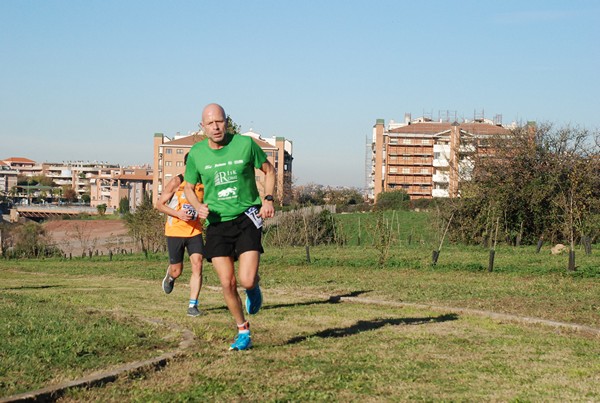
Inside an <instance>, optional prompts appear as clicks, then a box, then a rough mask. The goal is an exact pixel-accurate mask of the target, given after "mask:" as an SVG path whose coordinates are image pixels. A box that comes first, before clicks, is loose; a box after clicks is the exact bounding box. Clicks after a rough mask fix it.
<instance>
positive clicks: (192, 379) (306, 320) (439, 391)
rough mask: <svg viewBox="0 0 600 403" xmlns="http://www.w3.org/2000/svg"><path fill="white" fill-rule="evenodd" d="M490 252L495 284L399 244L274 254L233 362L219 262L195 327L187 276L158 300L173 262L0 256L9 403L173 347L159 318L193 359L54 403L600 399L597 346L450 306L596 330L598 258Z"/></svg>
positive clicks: (1, 388)
mask: <svg viewBox="0 0 600 403" xmlns="http://www.w3.org/2000/svg"><path fill="white" fill-rule="evenodd" d="M496 253H497V254H496V266H495V270H494V271H493V272H491V273H489V272H488V271H487V259H488V252H487V250H484V249H481V248H476V247H464V246H453V245H447V246H444V249H443V250H442V254H441V255H440V259H439V261H438V264H437V265H436V266H432V265H431V244H427V243H421V242H413V243H411V244H410V245H409V244H408V242H404V243H401V242H399V243H397V244H396V245H395V246H394V248H393V249H392V251H391V254H390V256H389V258H388V260H387V262H386V266H385V268H383V269H382V268H378V266H377V264H375V262H376V260H377V254H378V252H377V250H374V249H373V248H371V247H369V246H366V245H363V246H360V247H358V246H344V247H334V246H330V247H315V248H312V249H311V261H312V262H311V264H310V265H309V264H307V263H306V255H305V249H304V248H283V249H274V248H267V252H266V253H265V255H264V256H263V262H262V266H261V276H262V287H263V292H264V296H265V305H264V307H263V309H262V310H261V312H260V313H259V314H258V315H256V316H255V317H251V318H250V320H251V323H252V330H253V340H254V344H255V348H254V349H253V350H251V351H246V352H237V353H232V352H228V351H227V347H228V345H229V343H231V341H232V339H233V336H234V324H233V323H232V319H231V317H230V315H229V313H228V312H227V310H226V308H225V307H224V304H223V300H222V296H221V293H220V290H219V289H218V288H217V287H216V286H217V284H218V283H217V280H216V276H215V275H214V273H213V270H212V267H211V266H210V264H206V265H205V274H204V277H205V285H206V287H205V288H204V289H203V291H202V294H201V298H200V299H201V309H203V310H204V311H205V313H206V314H205V315H204V316H201V317H199V318H189V317H187V316H186V315H185V310H186V304H187V297H188V292H189V289H188V287H187V285H186V282H187V280H188V278H189V277H187V276H188V272H187V271H186V272H185V273H184V276H183V277H182V279H181V280H179V281H178V283H177V285H176V288H175V290H174V292H173V293H172V294H171V295H169V296H166V295H164V294H163V293H162V290H161V288H160V281H161V279H162V277H163V275H164V270H165V267H166V261H167V260H166V256H164V255H153V256H150V258H149V259H144V258H143V257H142V256H135V255H134V256H131V255H129V256H116V257H115V258H114V260H113V261H108V258H106V257H104V258H101V257H94V258H92V259H74V260H63V261H61V260H50V259H49V260H12V261H6V260H2V261H0V273H1V278H2V285H1V286H0V321H2V323H3V324H4V325H3V326H2V327H0V338H1V339H2V340H3V343H2V344H1V347H0V397H7V396H9V395H12V394H15V393H19V392H23V391H27V390H32V389H35V388H39V387H41V386H46V385H51V384H56V383H58V382H60V381H62V380H65V379H75V378H78V377H80V376H83V375H85V374H88V373H90V372H93V371H98V370H101V369H105V368H112V367H114V366H116V365H118V364H122V363H125V362H129V361H133V360H139V359H146V358H150V357H154V356H156V355H158V354H159V353H160V352H162V351H167V350H169V349H174V348H175V347H176V345H177V342H178V341H179V339H178V337H177V335H175V336H174V334H173V330H172V329H170V328H169V327H168V326H166V325H165V326H163V325H160V326H159V325H156V324H151V323H150V322H149V321H152V320H153V321H161V323H164V324H169V323H170V324H173V325H176V326H179V327H183V328H187V329H190V330H192V331H193V333H194V334H195V337H196V339H195V341H194V343H193V345H192V347H191V348H189V349H188V350H186V355H185V356H184V357H182V358H180V359H177V360H174V361H172V362H170V363H169V364H168V365H167V367H165V368H164V369H163V370H161V371H157V372H145V373H143V374H141V375H138V376H135V377H128V376H123V377H121V378H119V379H118V380H117V381H116V382H114V383H111V384H107V385H105V386H103V387H98V388H92V389H89V390H72V391H69V392H68V393H67V394H66V395H65V396H64V397H63V398H62V399H61V400H62V401H197V400H211V401H212V400H216V401H232V400H233V401H239V400H249V401H289V400H291V401H341V400H347V401H365V400H366V401H380V400H395V401H408V400H410V401H412V400H425V401H439V400H444V401H456V400H458V401H481V400H485V401H490V400H492V401H498V400H499V401H600V343H599V340H600V339H599V336H598V335H597V334H593V333H588V332H583V331H579V332H578V331H575V330H570V329H569V328H565V327H554V326H546V325H540V324H531V323H527V322H525V321H520V320H507V319H494V318H493V317H490V316H486V315H484V314H468V313H461V312H457V311H456V310H454V309H452V307H455V308H470V309H475V310H480V311H490V312H498V313H506V314H512V315H516V316H519V317H535V318H543V319H548V320H553V321H559V322H567V323H576V324H581V325H586V326H590V327H593V328H600V255H598V254H592V255H585V254H583V253H582V252H580V253H578V260H577V264H578V270H577V271H576V272H573V273H569V272H567V271H566V270H565V268H566V263H567V257H566V256H565V255H559V256H552V255H550V254H549V252H548V250H547V248H545V249H544V250H542V252H541V253H539V254H537V253H535V250H534V248H532V247H522V248H510V247H499V248H498V249H497V252H496ZM186 268H187V267H186ZM344 295H355V296H358V297H362V298H368V299H371V300H378V301H381V302H387V303H388V304H387V305H385V304H379V305H374V304H364V303H359V302H341V303H340V302H339V299H338V298H331V297H335V296H344ZM414 304H423V305H429V306H430V307H429V308H427V307H423V306H417V305H414ZM433 306H438V307H433ZM439 306H442V307H444V306H445V307H448V308H447V309H445V308H439Z"/></svg>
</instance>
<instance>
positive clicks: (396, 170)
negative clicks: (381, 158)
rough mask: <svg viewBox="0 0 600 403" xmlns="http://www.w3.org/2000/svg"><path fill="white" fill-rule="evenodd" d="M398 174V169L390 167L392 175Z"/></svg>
mask: <svg viewBox="0 0 600 403" xmlns="http://www.w3.org/2000/svg"><path fill="white" fill-rule="evenodd" d="M397 172H398V168H397V167H390V173H391V174H395V173H397Z"/></svg>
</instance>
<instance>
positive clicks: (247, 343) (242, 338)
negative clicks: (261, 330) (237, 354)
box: [229, 333, 252, 351]
mask: <svg viewBox="0 0 600 403" xmlns="http://www.w3.org/2000/svg"><path fill="white" fill-rule="evenodd" d="M250 348H252V338H251V337H250V333H238V335H237V336H235V339H234V340H233V344H232V345H231V347H229V351H241V350H248V349H250Z"/></svg>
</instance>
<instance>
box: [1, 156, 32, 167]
mask: <svg viewBox="0 0 600 403" xmlns="http://www.w3.org/2000/svg"><path fill="white" fill-rule="evenodd" d="M2 161H4V162H13V163H18V164H34V165H35V163H36V162H35V161H33V160H30V159H29V158H23V157H10V158H6V159H4V160H2Z"/></svg>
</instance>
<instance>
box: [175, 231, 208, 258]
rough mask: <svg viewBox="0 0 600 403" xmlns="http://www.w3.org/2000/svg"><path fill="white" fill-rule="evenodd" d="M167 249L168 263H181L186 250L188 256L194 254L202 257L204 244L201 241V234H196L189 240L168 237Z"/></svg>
mask: <svg viewBox="0 0 600 403" xmlns="http://www.w3.org/2000/svg"><path fill="white" fill-rule="evenodd" d="M167 248H168V249H169V263H171V264H177V263H181V262H183V253H184V251H185V249H186V248H187V252H188V255H189V256H191V255H192V254H194V253H199V254H201V255H204V242H203V241H202V234H198V235H196V236H193V237H191V238H183V237H178V236H168V237H167Z"/></svg>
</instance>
